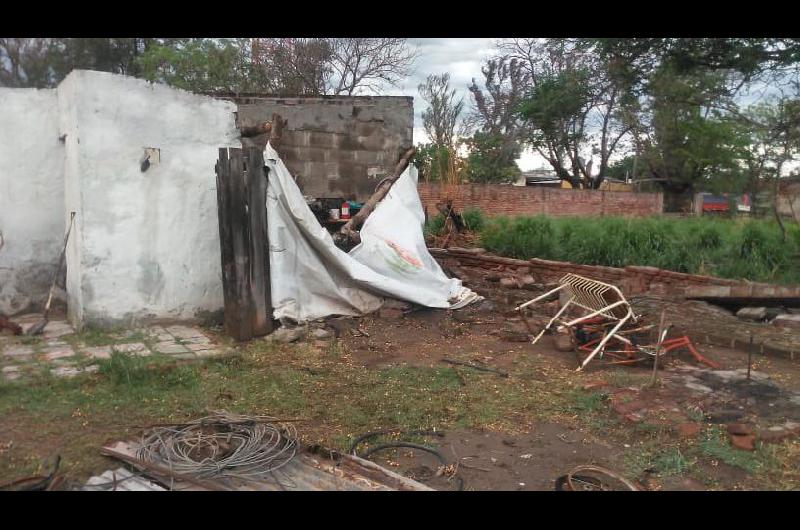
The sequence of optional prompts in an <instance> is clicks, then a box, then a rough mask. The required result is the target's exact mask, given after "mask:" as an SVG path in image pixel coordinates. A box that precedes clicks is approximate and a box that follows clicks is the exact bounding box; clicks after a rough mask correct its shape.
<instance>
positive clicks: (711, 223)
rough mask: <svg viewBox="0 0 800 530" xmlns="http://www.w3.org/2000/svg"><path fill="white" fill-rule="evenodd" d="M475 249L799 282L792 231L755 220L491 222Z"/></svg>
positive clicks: (798, 244)
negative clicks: (480, 246) (782, 229)
mask: <svg viewBox="0 0 800 530" xmlns="http://www.w3.org/2000/svg"><path fill="white" fill-rule="evenodd" d="M480 240H481V245H482V246H483V247H484V248H486V249H487V250H488V251H490V252H493V253H496V254H500V255H503V256H508V257H513V258H520V259H530V258H533V257H538V258H543V259H553V260H561V261H570V262H573V263H585V264H588V265H605V266H610V267H624V266H626V265H647V266H651V267H659V268H662V269H668V270H673V271H677V272H687V273H695V274H710V275H715V276H721V277H725V278H734V279H746V280H751V281H764V282H781V283H800V268H798V253H799V252H800V227H798V226H797V225H789V226H787V237H786V241H783V240H782V238H781V234H780V230H779V229H778V227H777V225H775V223H773V222H770V221H761V220H745V221H737V220H729V219H707V218H699V219H668V218H662V217H651V218H646V219H625V218H620V217H598V218H592V217H560V218H549V217H545V216H535V217H495V218H492V219H489V220H485V221H484V222H483V230H482V231H481V232H480Z"/></svg>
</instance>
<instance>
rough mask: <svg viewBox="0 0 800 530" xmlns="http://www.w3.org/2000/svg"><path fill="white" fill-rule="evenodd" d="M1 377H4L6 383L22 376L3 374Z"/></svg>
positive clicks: (9, 373)
mask: <svg viewBox="0 0 800 530" xmlns="http://www.w3.org/2000/svg"><path fill="white" fill-rule="evenodd" d="M3 377H5V379H6V381H16V380H17V379H19V378H20V377H22V375H21V374H20V373H19V372H3Z"/></svg>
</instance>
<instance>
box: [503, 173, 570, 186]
mask: <svg viewBox="0 0 800 530" xmlns="http://www.w3.org/2000/svg"><path fill="white" fill-rule="evenodd" d="M514 185H515V186H547V187H551V188H560V187H561V179H560V178H558V176H557V175H556V172H555V171H552V170H549V169H533V170H531V171H523V172H522V174H521V175H520V176H519V177H518V178H517V180H516V182H514Z"/></svg>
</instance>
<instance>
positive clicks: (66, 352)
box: [44, 346, 75, 361]
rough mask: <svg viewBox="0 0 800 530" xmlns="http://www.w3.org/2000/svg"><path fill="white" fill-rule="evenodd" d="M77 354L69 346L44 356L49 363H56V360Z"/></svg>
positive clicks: (56, 349)
mask: <svg viewBox="0 0 800 530" xmlns="http://www.w3.org/2000/svg"><path fill="white" fill-rule="evenodd" d="M74 355H75V352H74V351H73V349H72V348H70V347H69V346H66V347H63V348H55V349H53V350H52V351H49V352H47V353H45V354H44V358H45V359H47V360H48V361H55V360H56V359H63V358H64V357H72V356H74Z"/></svg>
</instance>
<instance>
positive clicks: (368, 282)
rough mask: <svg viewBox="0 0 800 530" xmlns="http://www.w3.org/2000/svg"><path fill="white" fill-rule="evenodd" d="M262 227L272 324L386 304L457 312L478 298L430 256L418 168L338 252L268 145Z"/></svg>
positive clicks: (407, 174)
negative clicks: (354, 242) (265, 233)
mask: <svg viewBox="0 0 800 530" xmlns="http://www.w3.org/2000/svg"><path fill="white" fill-rule="evenodd" d="M264 163H265V164H266V165H267V167H268V168H269V188H268V192H267V222H268V232H269V241H270V249H269V258H270V285H271V287H272V305H273V308H274V313H273V315H274V317H275V318H278V319H280V318H289V319H292V320H295V321H305V320H312V319H316V318H321V317H325V316H328V315H361V314H365V313H369V312H372V311H375V310H377V309H378V308H379V307H380V306H381V305H382V304H383V301H384V300H383V299H384V297H389V298H395V299H398V300H405V301H408V302H412V303H415V304H419V305H422V306H427V307H438V308H458V307H463V306H465V305H467V304H469V303H470V302H472V301H474V300H477V299H480V297H479V296H478V295H477V294H475V293H474V292H472V291H471V290H470V289H468V288H466V287H464V286H463V285H462V284H461V280H459V279H457V278H448V277H447V276H446V275H445V274H444V272H443V271H442V269H441V267H440V266H439V264H438V263H436V261H435V260H434V259H433V257H432V256H431V255H430V253H429V252H428V249H427V247H426V246H425V239H424V236H423V233H422V225H423V222H424V213H423V210H422V203H421V202H420V200H419V195H418V194H417V174H416V168H414V166H413V165H409V168H408V169H407V170H406V171H405V172H404V173H403V174H402V175H401V176H400V178H399V179H398V180H397V182H395V183H394V185H393V186H392V188H391V190H390V191H389V193H388V195H387V196H386V197H385V198H384V199H383V200H382V201H381V202H380V203H379V204H378V205H377V207H376V208H375V210H374V211H373V212H372V214H371V215H370V216H369V217H368V218H367V221H366V222H365V223H364V225H363V226H362V228H361V232H360V233H361V243H360V244H359V245H358V246H357V247H355V248H354V249H352V250H351V251H350V252H349V253H347V252H344V251H343V250H341V249H339V248H338V247H337V246H336V245H335V244H334V242H333V238H332V237H331V235H330V233H328V231H327V230H326V229H325V228H324V227H322V226H321V225H320V224H319V222H317V219H316V218H315V217H314V214H313V213H312V212H311V209H310V208H309V207H308V204H307V203H306V200H305V198H304V197H303V194H302V193H301V191H300V188H298V187H297V184H296V183H295V181H294V179H293V178H292V176H291V174H290V173H289V171H288V170H287V168H286V166H285V165H284V163H283V162H282V161H281V159H280V157H279V156H278V154H277V152H276V151H275V150H274V149H273V148H272V146H270V145H269V144H268V145H267V147H266V149H265V151H264Z"/></svg>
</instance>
